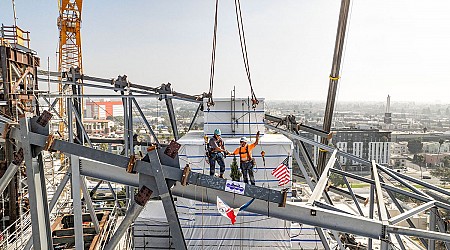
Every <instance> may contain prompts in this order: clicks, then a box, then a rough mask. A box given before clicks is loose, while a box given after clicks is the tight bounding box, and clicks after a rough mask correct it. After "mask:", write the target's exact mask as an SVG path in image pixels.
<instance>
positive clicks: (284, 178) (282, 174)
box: [272, 156, 291, 186]
mask: <svg viewBox="0 0 450 250" xmlns="http://www.w3.org/2000/svg"><path fill="white" fill-rule="evenodd" d="M288 166H289V156H288V157H286V159H284V161H283V162H281V164H280V165H278V167H277V168H275V169H274V170H272V175H273V176H275V178H277V179H278V186H283V185H286V184H288V183H289V181H291V174H290V173H289V168H288Z"/></svg>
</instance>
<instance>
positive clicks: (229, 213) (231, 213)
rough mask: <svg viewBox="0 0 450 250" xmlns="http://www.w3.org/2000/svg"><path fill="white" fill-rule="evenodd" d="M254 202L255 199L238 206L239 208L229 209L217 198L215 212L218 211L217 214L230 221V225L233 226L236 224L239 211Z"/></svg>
mask: <svg viewBox="0 0 450 250" xmlns="http://www.w3.org/2000/svg"><path fill="white" fill-rule="evenodd" d="M254 200H255V198H253V199H251V200H250V201H249V202H247V203H245V204H244V205H242V206H240V207H239V208H231V207H230V206H228V205H227V204H226V203H225V202H223V200H222V199H220V198H219V196H217V210H219V213H220V214H221V215H223V216H225V217H227V218H229V219H230V220H231V224H233V225H234V223H235V222H236V216H237V215H238V213H239V211H243V210H245V209H246V208H247V207H248V206H250V204H252V202H253V201H254Z"/></svg>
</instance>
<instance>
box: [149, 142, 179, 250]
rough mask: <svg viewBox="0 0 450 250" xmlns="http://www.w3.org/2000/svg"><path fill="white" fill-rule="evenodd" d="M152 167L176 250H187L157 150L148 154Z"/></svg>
mask: <svg viewBox="0 0 450 250" xmlns="http://www.w3.org/2000/svg"><path fill="white" fill-rule="evenodd" d="M148 155H149V157H150V162H152V163H155V164H153V165H152V171H153V173H154V177H155V180H156V184H157V186H158V191H159V196H160V197H161V200H162V202H163V206H164V210H165V211H166V217H167V221H168V222H169V227H170V231H171V233H172V235H173V238H174V239H175V241H174V244H175V249H187V246H186V241H185V240H184V235H183V230H182V229H181V225H180V220H179V219H178V213H177V211H176V208H175V204H174V203H173V197H172V193H171V191H170V188H169V187H168V185H167V181H166V177H165V176H164V172H163V171H162V166H161V163H160V161H159V157H158V154H157V151H156V150H153V151H151V152H149V153H148Z"/></svg>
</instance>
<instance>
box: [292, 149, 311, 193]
mask: <svg viewBox="0 0 450 250" xmlns="http://www.w3.org/2000/svg"><path fill="white" fill-rule="evenodd" d="M298 147H299V145H298V144H295V147H294V153H293V155H294V157H295V160H296V161H297V164H298V166H299V167H300V171H302V174H303V176H304V177H305V180H306V183H307V184H308V186H309V188H310V189H311V190H314V186H315V185H313V183H312V181H311V177H309V175H308V172H307V171H306V169H305V166H304V165H303V164H302V161H301V160H300V157H299V152H298Z"/></svg>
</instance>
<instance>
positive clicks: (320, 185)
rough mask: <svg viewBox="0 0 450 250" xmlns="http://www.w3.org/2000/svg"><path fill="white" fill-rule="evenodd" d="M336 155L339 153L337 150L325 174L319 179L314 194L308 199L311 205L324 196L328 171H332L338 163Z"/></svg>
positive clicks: (324, 170)
mask: <svg viewBox="0 0 450 250" xmlns="http://www.w3.org/2000/svg"><path fill="white" fill-rule="evenodd" d="M336 153H337V150H335V151H334V152H333V154H332V155H331V157H330V159H329V160H328V163H327V165H326V166H325V168H324V169H323V174H322V175H321V176H320V179H319V181H317V184H316V187H315V188H314V191H313V193H312V194H311V196H310V197H309V199H308V203H309V204H313V203H314V201H316V200H319V199H320V197H321V196H322V194H323V191H324V189H325V187H326V185H327V183H328V171H329V170H330V168H332V167H333V166H334V163H335V162H336Z"/></svg>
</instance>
